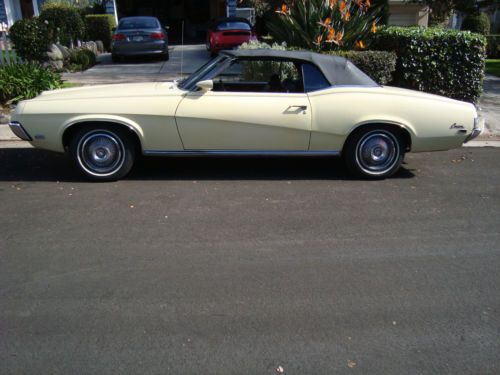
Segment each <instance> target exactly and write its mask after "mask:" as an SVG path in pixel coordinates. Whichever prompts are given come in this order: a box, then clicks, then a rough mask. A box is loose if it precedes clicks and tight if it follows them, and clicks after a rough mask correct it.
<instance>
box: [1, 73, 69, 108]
mask: <svg viewBox="0 0 500 375" xmlns="http://www.w3.org/2000/svg"><path fill="white" fill-rule="evenodd" d="M0 82H2V85H1V86H0V103H4V102H13V103H15V102H18V101H20V100H24V99H31V98H34V97H35V96H37V95H39V94H40V93H41V92H42V91H45V90H53V89H57V88H60V87H61V86H62V81H61V76H60V75H59V74H58V73H55V72H53V71H52V70H51V69H48V68H44V67H43V66H42V65H40V64H37V63H24V64H15V65H14V64H7V65H0Z"/></svg>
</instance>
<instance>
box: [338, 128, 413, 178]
mask: <svg viewBox="0 0 500 375" xmlns="http://www.w3.org/2000/svg"><path fill="white" fill-rule="evenodd" d="M404 150H405V145H403V143H402V141H401V138H400V136H399V134H398V133H397V132H395V131H394V130H393V129H391V128H390V127H378V128H375V127H369V128H364V129H362V130H360V131H358V132H356V133H355V134H353V136H352V137H350V139H349V140H348V142H347V144H346V146H345V148H344V151H343V157H344V160H345V162H346V164H347V167H348V168H349V171H350V172H351V173H353V174H354V175H356V176H359V177H364V178H369V179H382V178H387V177H390V176H392V175H393V174H394V173H396V172H397V171H398V169H399V168H400V167H401V163H402V162H403V159H404Z"/></svg>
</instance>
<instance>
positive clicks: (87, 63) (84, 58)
mask: <svg viewBox="0 0 500 375" xmlns="http://www.w3.org/2000/svg"><path fill="white" fill-rule="evenodd" d="M69 63H70V64H71V65H70V69H71V70H78V71H81V70H87V69H88V68H90V67H92V66H94V65H95V63H96V56H95V54H94V52H92V51H91V50H89V49H87V48H75V49H72V50H70V56H69Z"/></svg>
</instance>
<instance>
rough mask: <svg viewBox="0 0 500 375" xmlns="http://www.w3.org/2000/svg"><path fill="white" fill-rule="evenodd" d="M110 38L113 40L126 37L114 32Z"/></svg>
mask: <svg viewBox="0 0 500 375" xmlns="http://www.w3.org/2000/svg"><path fill="white" fill-rule="evenodd" d="M112 39H113V40H125V39H127V37H126V35H125V34H114V35H113V36H112Z"/></svg>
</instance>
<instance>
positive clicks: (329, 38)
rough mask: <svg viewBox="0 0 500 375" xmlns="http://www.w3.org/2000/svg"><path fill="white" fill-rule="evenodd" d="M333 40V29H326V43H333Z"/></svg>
mask: <svg viewBox="0 0 500 375" xmlns="http://www.w3.org/2000/svg"><path fill="white" fill-rule="evenodd" d="M334 40H335V29H334V28H333V27H331V26H330V27H329V28H328V35H327V37H326V42H327V43H333V42H334Z"/></svg>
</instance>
